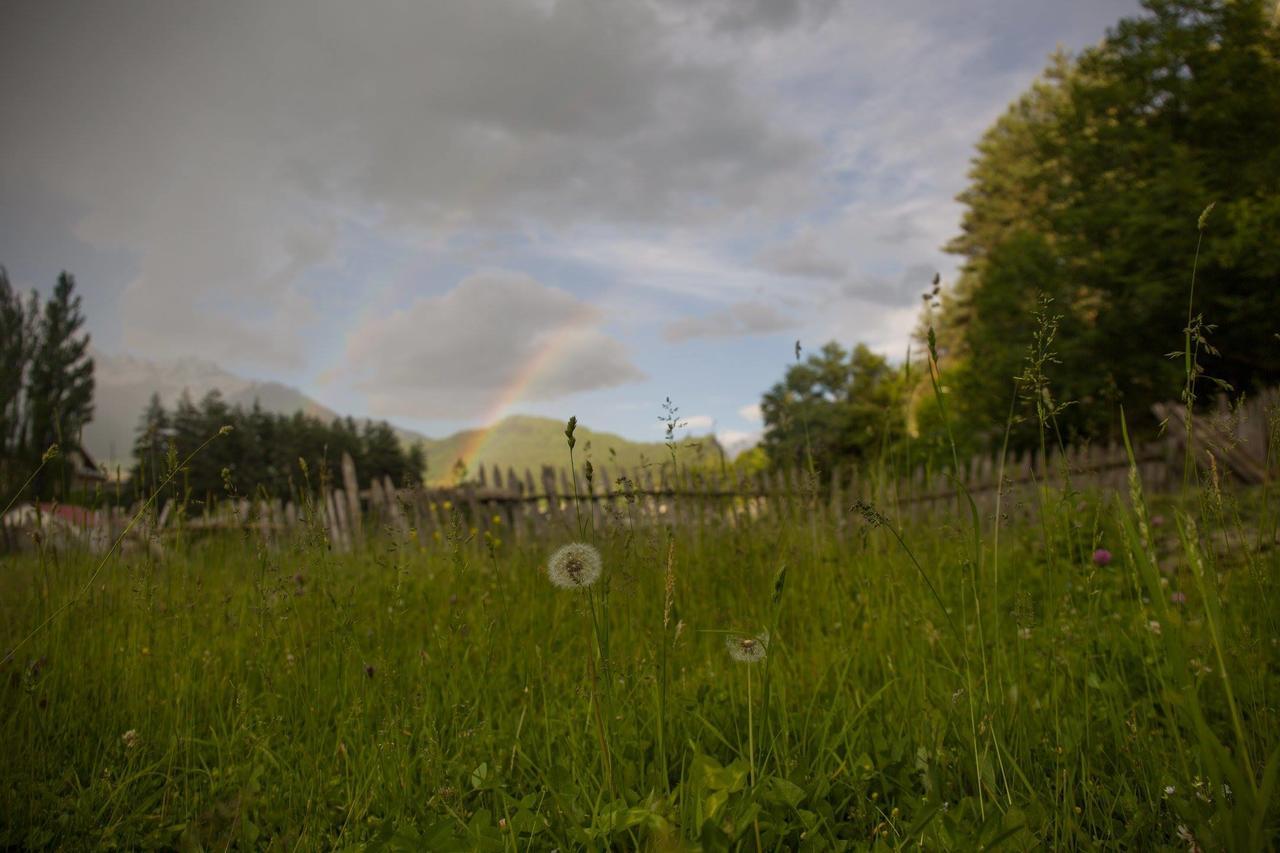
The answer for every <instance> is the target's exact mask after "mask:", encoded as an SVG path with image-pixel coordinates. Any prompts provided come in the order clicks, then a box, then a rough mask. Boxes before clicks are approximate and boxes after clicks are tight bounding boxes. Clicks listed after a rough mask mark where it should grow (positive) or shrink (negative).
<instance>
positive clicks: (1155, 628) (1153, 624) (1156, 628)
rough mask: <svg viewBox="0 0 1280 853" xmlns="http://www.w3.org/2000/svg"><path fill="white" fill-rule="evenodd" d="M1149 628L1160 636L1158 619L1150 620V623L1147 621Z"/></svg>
mask: <svg viewBox="0 0 1280 853" xmlns="http://www.w3.org/2000/svg"><path fill="white" fill-rule="evenodd" d="M1147 630H1148V631H1150V632H1151V633H1153V634H1155V635H1157V636H1159V634H1160V631H1161V628H1160V623H1159V622H1157V621H1156V620H1154V619H1152V620H1151V621H1150V622H1148V623H1147Z"/></svg>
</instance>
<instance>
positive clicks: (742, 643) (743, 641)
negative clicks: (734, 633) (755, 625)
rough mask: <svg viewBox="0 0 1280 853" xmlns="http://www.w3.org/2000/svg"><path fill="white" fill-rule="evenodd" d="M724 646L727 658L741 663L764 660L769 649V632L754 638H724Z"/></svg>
mask: <svg viewBox="0 0 1280 853" xmlns="http://www.w3.org/2000/svg"><path fill="white" fill-rule="evenodd" d="M724 644H725V647H726V648H727V649H728V650H729V657H731V658H733V659H734V660H736V661H739V662H741V663H755V662H757V661H761V660H764V656H765V652H766V651H768V649H769V632H768V631H765V632H764V633H762V634H760V635H759V636H755V637H726V638H725V641H724Z"/></svg>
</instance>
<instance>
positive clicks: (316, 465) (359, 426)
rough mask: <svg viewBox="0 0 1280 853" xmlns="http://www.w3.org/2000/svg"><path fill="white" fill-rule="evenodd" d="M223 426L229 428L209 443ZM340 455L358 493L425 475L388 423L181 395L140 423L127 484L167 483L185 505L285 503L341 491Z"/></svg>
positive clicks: (153, 405) (156, 403)
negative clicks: (261, 499)
mask: <svg viewBox="0 0 1280 853" xmlns="http://www.w3.org/2000/svg"><path fill="white" fill-rule="evenodd" d="M224 427H230V430H228V431H225V434H223V435H220V436H218V437H217V438H216V439H215V440H213V441H209V438H210V437H211V436H215V435H217V434H218V433H219V432H220V431H223V428H224ZM206 443H207V444H206ZM197 451H198V452H197ZM343 454H350V455H351V458H352V459H353V460H354V462H355V465H356V473H357V477H358V479H359V483H360V486H361V488H367V487H368V485H369V481H370V479H371V478H373V477H377V478H378V479H379V480H381V479H382V478H384V477H390V478H391V480H392V481H393V482H394V483H395V484H396V485H413V484H416V483H418V482H419V481H420V478H421V476H422V472H423V471H424V470H426V459H425V457H424V454H423V451H422V448H421V446H420V445H414V446H412V447H409V448H407V449H406V448H405V446H404V444H403V443H402V442H401V440H400V438H399V436H397V435H396V432H395V430H394V429H392V427H391V425H390V424H388V423H387V422H386V421H364V422H363V423H360V422H357V421H356V420H355V419H353V418H350V417H347V418H334V419H333V420H331V421H329V422H325V421H324V420H322V419H320V418H318V417H314V416H312V415H307V414H304V413H302V412H295V413H293V414H292V415H284V414H276V413H272V412H265V411H263V410H262V408H261V407H260V406H259V405H258V403H257V402H256V401H255V402H254V404H253V405H252V406H251V407H249V408H245V407H243V406H239V405H236V406H231V405H228V404H227V402H226V401H225V400H224V399H223V397H222V394H221V392H219V391H217V390H213V391H210V392H209V393H207V394H205V395H204V397H203V398H202V399H201V400H200V402H199V403H195V402H193V401H192V400H191V397H190V396H189V395H188V394H186V393H185V392H184V393H183V394H182V395H181V396H180V397H179V398H178V401H177V403H176V404H175V405H174V406H173V408H172V409H169V408H166V407H165V406H164V404H163V403H162V401H161V400H160V397H159V395H152V397H151V402H150V403H149V405H148V406H147V408H146V410H145V411H144V412H143V414H142V417H141V420H140V422H139V425H138V430H137V437H136V439H135V441H134V446H133V457H134V460H135V461H134V466H133V469H132V471H131V472H130V477H129V483H130V486H131V489H132V491H133V493H134V495H136V496H143V495H150V494H151V493H152V491H154V490H155V489H156V488H157V487H158V486H160V485H162V484H164V483H166V482H168V485H167V486H166V487H165V491H166V495H172V496H174V497H180V498H183V499H187V500H198V501H209V500H217V499H219V498H223V497H227V496H256V495H260V494H266V495H269V496H272V497H287V496H289V495H294V494H297V493H298V492H299V491H302V490H306V489H315V488H317V487H319V486H321V485H323V484H339V485H340V484H341V483H342V456H343ZM171 474H172V475H173V476H172V477H171V476H170V475H171Z"/></svg>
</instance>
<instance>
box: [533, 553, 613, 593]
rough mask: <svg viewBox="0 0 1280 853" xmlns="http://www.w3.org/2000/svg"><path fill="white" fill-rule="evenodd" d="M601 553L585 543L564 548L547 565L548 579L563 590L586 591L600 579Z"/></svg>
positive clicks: (553, 555)
mask: <svg viewBox="0 0 1280 853" xmlns="http://www.w3.org/2000/svg"><path fill="white" fill-rule="evenodd" d="M602 568H603V566H602V563H601V561H600V552H599V551H597V550H596V549H595V548H594V547H592V546H591V545H588V544H586V543H585V542H571V543H569V544H568V545H564V546H562V547H561V548H560V549H558V550H557V551H556V552H555V553H554V554H552V555H551V560H550V561H549V562H548V563H547V577H548V578H550V579H551V582H552V583H553V584H555V585H556V586H558V587H560V588H561V589H586V588H587V587H589V586H591V585H592V584H593V583H595V582H596V581H597V580H599V579H600V572H601V571H602Z"/></svg>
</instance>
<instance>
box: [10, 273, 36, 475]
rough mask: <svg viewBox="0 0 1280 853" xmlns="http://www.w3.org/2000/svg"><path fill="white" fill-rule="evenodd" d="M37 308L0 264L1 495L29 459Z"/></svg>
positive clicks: (22, 473) (23, 471) (24, 470)
mask: <svg viewBox="0 0 1280 853" xmlns="http://www.w3.org/2000/svg"><path fill="white" fill-rule="evenodd" d="M38 316H39V311H38V308H37V303H36V296H35V294H32V295H31V299H30V301H29V302H27V303H26V304H24V303H23V300H22V297H21V296H19V295H18V294H17V293H16V292H15V291H14V290H13V288H12V287H11V286H10V284H9V276H8V273H7V272H6V271H5V270H4V268H3V267H0V489H3V492H0V494H5V495H8V494H11V493H12V492H13V491H14V490H16V489H17V488H18V487H19V486H21V484H22V480H23V479H25V477H26V473H27V472H26V469H27V463H28V462H29V461H30V460H29V456H30V436H29V432H30V430H29V427H30V417H29V415H30V411H29V405H28V400H29V398H28V395H27V379H28V372H29V370H30V367H31V358H32V356H33V355H34V354H35V343H36V340H37V333H38V329H37V327H36V318H37V317H38Z"/></svg>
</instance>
